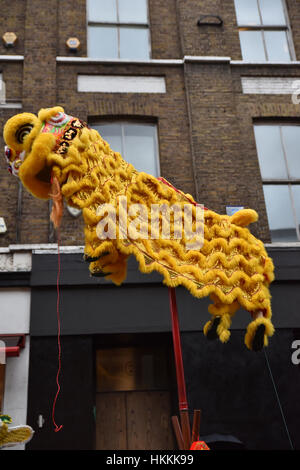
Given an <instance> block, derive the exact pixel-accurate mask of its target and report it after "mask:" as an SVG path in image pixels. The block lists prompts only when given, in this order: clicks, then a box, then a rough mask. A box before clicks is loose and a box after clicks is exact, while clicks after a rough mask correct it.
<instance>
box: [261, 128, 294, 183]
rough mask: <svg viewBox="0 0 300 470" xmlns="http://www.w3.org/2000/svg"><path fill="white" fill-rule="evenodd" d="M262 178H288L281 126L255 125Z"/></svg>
mask: <svg viewBox="0 0 300 470" xmlns="http://www.w3.org/2000/svg"><path fill="white" fill-rule="evenodd" d="M254 134H255V140H256V147H257V155H258V160H259V166H260V172H261V177H262V179H265V178H281V179H282V178H287V177H288V175H287V170H286V164H285V160H284V153H283V148H282V143H281V138H280V128H279V126H254Z"/></svg>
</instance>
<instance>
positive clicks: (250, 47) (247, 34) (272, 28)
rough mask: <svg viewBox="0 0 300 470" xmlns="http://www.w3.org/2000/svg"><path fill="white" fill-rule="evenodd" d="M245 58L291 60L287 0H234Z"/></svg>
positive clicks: (257, 60) (261, 60)
mask: <svg viewBox="0 0 300 470" xmlns="http://www.w3.org/2000/svg"><path fill="white" fill-rule="evenodd" d="M234 1H235V9H236V16H237V23H238V26H239V35H240V43H241V49H242V56H243V60H245V61H249V62H290V61H291V60H292V59H293V55H294V54H293V46H292V40H291V31H290V28H289V22H288V18H287V13H286V6H285V0H234Z"/></svg>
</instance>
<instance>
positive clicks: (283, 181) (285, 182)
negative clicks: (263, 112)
mask: <svg viewBox="0 0 300 470" xmlns="http://www.w3.org/2000/svg"><path fill="white" fill-rule="evenodd" d="M258 126H273V127H279V132H280V141H281V146H282V151H283V157H284V163H285V166H286V169H287V178H262V184H263V186H267V185H281V186H287V187H288V190H289V196H290V201H291V206H292V212H293V216H294V221H295V226H296V234H297V238H298V240H297V241H296V242H294V243H299V242H300V229H299V221H298V219H297V211H296V207H295V202H294V196H293V192H292V186H293V185H295V186H296V185H297V186H299V185H300V178H293V177H292V176H291V174H290V171H289V164H288V159H287V155H286V149H285V145H284V140H283V135H282V128H283V127H285V126H297V127H299V128H300V123H299V122H282V121H276V122H275V121H274V122H270V121H266V122H264V121H257V122H254V127H258ZM253 130H254V128H253ZM257 158H258V157H257ZM299 158H300V154H299ZM283 242H284V240H283Z"/></svg>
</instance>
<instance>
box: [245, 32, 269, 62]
mask: <svg viewBox="0 0 300 470" xmlns="http://www.w3.org/2000/svg"><path fill="white" fill-rule="evenodd" d="M240 41H241V49H242V56H243V60H247V61H249V62H264V61H265V60H266V55H265V50H264V44H263V37H262V33H261V31H240Z"/></svg>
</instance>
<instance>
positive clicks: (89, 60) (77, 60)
mask: <svg viewBox="0 0 300 470" xmlns="http://www.w3.org/2000/svg"><path fill="white" fill-rule="evenodd" d="M56 61H57V62H59V63H71V64H116V65H122V64H128V65H182V64H183V60H182V59H148V60H144V59H140V60H139V59H135V60H133V59H101V58H99V59H98V58H94V57H63V56H58V57H56Z"/></svg>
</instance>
